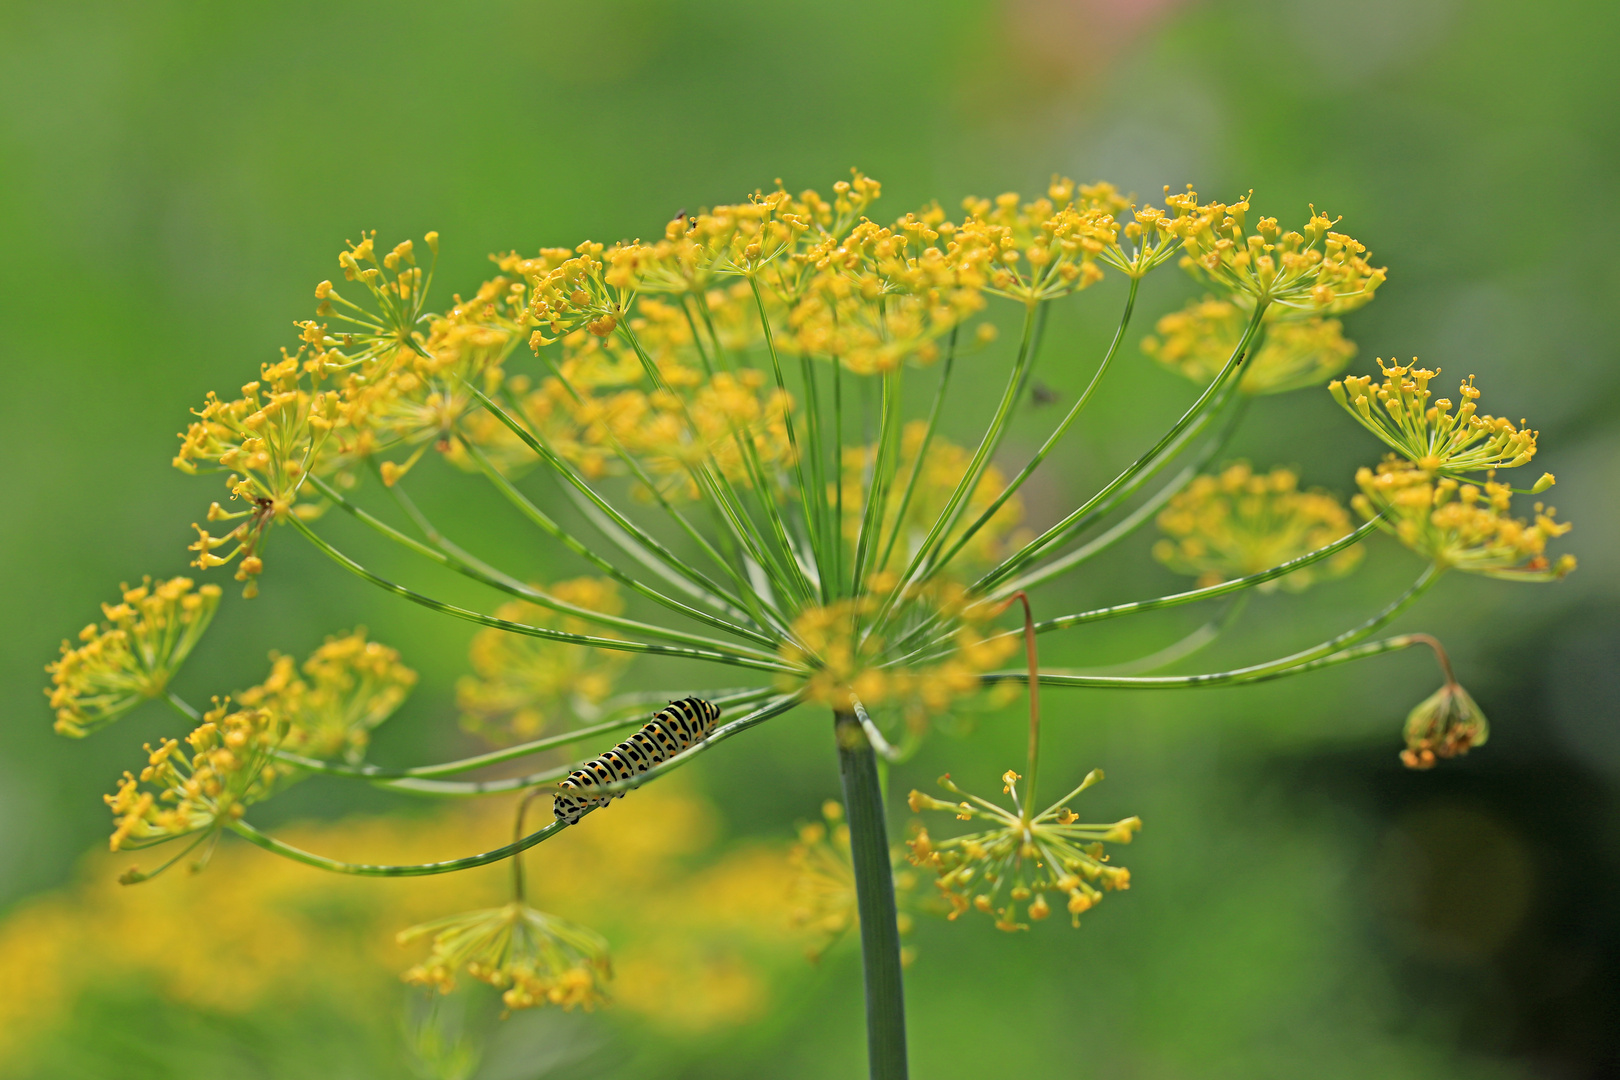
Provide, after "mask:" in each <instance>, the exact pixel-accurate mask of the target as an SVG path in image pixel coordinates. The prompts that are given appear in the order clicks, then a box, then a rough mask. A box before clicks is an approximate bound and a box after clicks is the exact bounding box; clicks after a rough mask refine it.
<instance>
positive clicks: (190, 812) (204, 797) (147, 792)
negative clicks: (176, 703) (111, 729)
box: [104, 698, 291, 851]
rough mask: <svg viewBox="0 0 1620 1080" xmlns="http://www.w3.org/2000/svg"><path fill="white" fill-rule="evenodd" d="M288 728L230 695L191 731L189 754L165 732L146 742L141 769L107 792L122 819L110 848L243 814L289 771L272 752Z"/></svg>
mask: <svg viewBox="0 0 1620 1080" xmlns="http://www.w3.org/2000/svg"><path fill="white" fill-rule="evenodd" d="M285 733H286V722H285V721H284V720H283V719H282V718H281V717H279V716H278V715H277V714H276V713H274V712H272V711H271V710H269V709H265V708H250V709H232V708H231V703H230V700H229V699H228V698H227V699H226V700H224V701H219V700H217V699H216V701H215V704H214V707H213V708H212V709H210V710H209V711H208V712H207V713H205V714H204V715H203V722H202V723H201V724H199V725H198V726H197V727H196V729H195V730H193V731H192V733H191V734H190V735H188V736H186V743H187V745H188V746H189V747H190V748H191V755H190V756H189V757H188V756H187V755H186V753H185V752H184V751H183V750H181V748H180V741H179V740H178V739H164V740H163V741H162V742H161V743H159V745H158V747H157V749H155V750H154V749H152V745H151V744H150V743H148V744H147V745H146V747H145V749H146V752H147V764H146V767H145V768H143V769H142V770H141V773H140V776H139V777H136V776H135V775H134V774H132V773H129V772H126V773H124V778H123V779H122V780H121V781H119V783H118V790H117V791H116V792H115V793H113V794H111V795H107V796H104V798H105V799H106V802H107V805H108V806H109V807H111V808H112V812H113V816H114V817H115V818H116V819H117V824H116V828H114V829H113V834H112V840H111V848H112V850H113V851H119V850H123V849H129V848H139V847H147V846H150V845H151V844H155V843H161V842H163V841H165V840H171V839H173V838H175V837H177V836H185V835H186V834H188V833H194V832H198V831H200V830H203V829H214V828H218V827H220V826H222V825H224V824H226V823H228V822H230V821H232V820H234V819H236V818H239V817H241V816H242V812H243V810H244V809H246V808H247V807H248V806H250V805H251V804H253V803H255V802H258V801H259V800H260V799H263V798H265V797H266V796H268V795H269V794H270V793H271V792H272V791H273V790H274V788H275V784H276V780H277V777H278V776H279V775H281V772H282V771H283V770H284V769H285V770H286V771H287V772H288V773H289V774H290V772H291V770H290V769H288V768H286V767H284V766H278V765H276V764H275V763H274V762H272V761H271V757H270V752H271V751H272V750H274V749H275V748H276V746H278V745H279V744H280V742H281V739H282V737H283V735H284V734H285Z"/></svg>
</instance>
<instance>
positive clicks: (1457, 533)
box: [1352, 456, 1575, 581]
mask: <svg viewBox="0 0 1620 1080" xmlns="http://www.w3.org/2000/svg"><path fill="white" fill-rule="evenodd" d="M1356 483H1357V484H1358V485H1360V487H1361V492H1362V493H1361V494H1360V495H1357V496H1356V497H1355V498H1354V499H1353V500H1352V503H1353V505H1354V506H1355V508H1356V509H1357V510H1358V511H1360V512H1361V513H1362V515H1363V516H1365V517H1367V518H1369V519H1370V518H1373V517H1375V516H1378V515H1382V516H1381V517H1379V523H1378V527H1379V528H1380V529H1382V530H1384V531H1385V532H1387V533H1390V534H1391V535H1393V536H1395V537H1396V538H1397V539H1398V540H1400V542H1401V543H1403V544H1405V545H1406V546H1407V547H1409V548H1411V549H1412V550H1413V551H1415V552H1417V553H1418V554H1420V555H1422V556H1424V557H1425V558H1428V559H1430V560H1432V561H1433V562H1434V564H1435V565H1436V566H1438V567H1440V568H1442V569H1449V568H1453V567H1454V568H1456V569H1458V570H1465V571H1467V572H1468V573H1471V574H1484V575H1485V576H1486V577H1494V578H1501V579H1503V580H1505V581H1551V580H1554V579H1556V578H1561V577H1563V576H1564V575H1565V574H1568V573H1569V572H1570V571H1571V570H1573V569H1575V556H1573V555H1561V556H1559V558H1558V559H1557V561H1549V560H1548V558H1547V555H1546V549H1547V541H1548V540H1551V539H1554V538H1556V537H1559V536H1562V535H1564V534H1565V533H1567V532H1568V531H1569V530H1570V528H1571V526H1570V523H1569V522H1559V521H1555V520H1553V514H1554V511H1553V509H1552V507H1548V506H1543V505H1542V504H1541V503H1536V504H1535V511H1536V519H1535V522H1534V523H1533V524H1532V523H1529V522H1525V521H1523V520H1521V519H1519V518H1515V517H1513V516H1512V513H1511V504H1512V499H1513V491H1512V489H1511V488H1509V487H1508V486H1507V485H1505V484H1499V483H1497V482H1495V481H1494V480H1487V481H1486V482H1485V484H1484V485H1483V486H1479V485H1475V484H1467V483H1463V482H1461V481H1459V480H1456V479H1453V478H1452V477H1449V476H1439V477H1436V476H1433V475H1431V474H1430V473H1429V472H1428V471H1427V470H1425V469H1422V468H1419V467H1417V466H1415V465H1412V464H1410V463H1408V462H1405V461H1401V460H1399V459H1397V458H1395V457H1393V456H1391V457H1390V458H1389V459H1387V460H1385V461H1384V462H1383V464H1381V465H1379V466H1378V469H1377V470H1376V471H1374V470H1372V469H1367V468H1363V469H1361V470H1359V471H1358V472H1357V473H1356Z"/></svg>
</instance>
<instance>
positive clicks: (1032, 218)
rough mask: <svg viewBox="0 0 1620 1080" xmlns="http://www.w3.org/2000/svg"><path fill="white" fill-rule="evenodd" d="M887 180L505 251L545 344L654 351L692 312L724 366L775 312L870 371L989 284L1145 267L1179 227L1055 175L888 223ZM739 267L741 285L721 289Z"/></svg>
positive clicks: (1019, 291)
mask: <svg viewBox="0 0 1620 1080" xmlns="http://www.w3.org/2000/svg"><path fill="white" fill-rule="evenodd" d="M880 190H881V189H880V186H879V185H878V183H877V182H876V181H874V180H872V179H870V178H869V177H865V176H862V175H860V174H859V173H856V174H854V176H853V178H852V179H851V180H849V181H845V182H840V183H839V184H835V185H834V194H833V197H832V199H830V200H829V199H825V198H823V197H822V196H821V195H819V194H818V193H816V192H814V191H804V192H801V193H800V194H798V195H796V196H795V195H791V194H789V193H788V192H787V191H785V190H782V189H781V188H780V187H779V188H778V189H777V190H775V191H772V192H761V193H758V194H756V195H755V196H754V197H753V198H752V199H751V200H750V201H748V202H746V203H740V204H736V205H731V206H719V207H715V208H714V209H712V210H709V211H705V212H703V213H699V214H696V215H692V216H687V215H682V216H680V217H678V218H676V219H675V220H674V221H671V222H670V223H669V225H668V226H667V227H666V228H665V230H664V236H663V237H662V238H661V239H658V240H656V241H653V242H645V243H644V242H641V241H636V242H633V243H621V244H617V245H614V246H612V247H605V246H604V245H602V244H597V243H590V242H587V243H583V244H580V245H579V246H578V247H577V248H574V249H573V250H572V251H570V250H568V249H558V248H551V249H544V250H542V251H541V252H539V253H538V254H537V255H536V256H534V257H532V258H531V257H522V256H518V255H516V254H509V255H505V256H503V257H502V258H501V259H500V260H499V265H500V267H501V269H502V272H503V273H506V274H510V275H512V276H514V277H520V278H522V279H523V280H524V281H526V282H527V283H528V286H529V297H530V302H529V308H528V316H529V318H530V319H531V320H532V321H533V322H534V323H535V324H537V325H538V326H539V327H541V329H540V330H537V331H536V332H535V333H534V334H533V335H531V338H530V341H531V344H532V345H534V346H535V347H536V348H541V347H543V346H546V345H550V344H552V343H553V342H555V341H557V340H559V339H561V340H563V341H564V342H567V341H569V340H570V338H571V335H573V334H577V333H585V334H589V335H591V336H593V337H595V338H597V339H600V340H606V339H609V338H612V337H615V336H616V337H618V338H621V339H622V340H623V342H624V343H625V344H627V345H629V346H630V347H632V348H633V349H635V350H636V351H637V353H638V355H639V356H640V358H641V359H642V360H643V362H652V360H653V358H654V357H658V355H659V352H660V350H659V348H658V343H657V342H656V341H655V340H654V338H655V337H657V336H659V333H660V331H667V330H668V329H669V328H672V327H681V326H682V324H684V328H683V329H681V332H680V335H679V337H678V338H676V339H673V340H676V341H677V342H678V343H679V344H681V345H682V346H685V347H687V348H688V349H689V351H695V352H697V353H698V354H700V355H701V357H702V359H703V361H704V363H705V364H706V365H710V366H711V370H712V365H714V364H716V363H719V362H720V361H722V360H723V359H725V357H726V355H727V354H728V353H730V354H733V355H735V354H738V353H740V352H742V351H744V350H747V349H751V348H753V347H755V346H756V345H758V344H760V343H763V342H764V341H765V340H766V329H765V327H764V326H762V325H760V324H759V322H758V319H759V317H760V316H761V315H763V316H764V317H765V318H768V319H769V320H770V322H771V328H770V336H771V341H772V343H773V345H774V346H775V347H776V348H778V349H780V350H781V351H783V352H786V353H787V354H789V355H805V356H813V357H819V358H824V359H830V360H833V361H835V362H837V363H840V364H843V365H844V366H845V367H846V368H848V369H849V370H850V371H853V372H856V373H858V374H863V375H871V374H878V373H883V372H890V371H894V370H896V369H898V368H899V367H900V366H901V365H902V364H905V363H907V362H915V363H921V364H927V363H930V362H932V361H933V360H934V359H936V358H937V357H938V356H939V342H940V341H941V340H942V339H943V338H944V337H945V336H947V335H948V334H950V333H951V332H952V331H954V330H955V329H956V328H957V327H958V326H960V325H961V323H962V322H963V321H964V320H965V319H967V318H968V317H970V316H971V315H972V314H974V313H975V312H977V311H979V310H981V309H982V308H983V306H984V303H985V300H984V297H985V295H995V296H1004V297H1008V298H1011V299H1014V300H1017V301H1020V302H1022V303H1024V304H1026V305H1034V304H1038V303H1040V302H1042V301H1045V300H1051V299H1054V298H1057V297H1059V296H1062V295H1064V294H1066V293H1069V292H1073V291H1076V290H1079V289H1083V288H1085V287H1087V286H1088V285H1091V284H1094V283H1095V282H1097V281H1099V280H1101V278H1102V276H1103V271H1102V269H1101V264H1102V263H1108V264H1110V265H1114V266H1117V267H1119V268H1121V269H1122V270H1125V271H1126V272H1127V273H1130V274H1132V275H1140V274H1141V273H1145V272H1146V270H1147V269H1148V268H1149V267H1150V266H1151V265H1156V264H1157V262H1160V261H1162V260H1163V258H1164V257H1165V256H1166V255H1167V254H1168V252H1169V250H1170V249H1172V248H1173V247H1174V245H1175V244H1176V243H1177V242H1179V238H1178V237H1177V236H1176V235H1175V234H1174V233H1173V232H1172V230H1171V229H1170V222H1172V221H1173V220H1174V219H1173V218H1172V217H1171V216H1170V215H1167V214H1166V213H1165V212H1163V211H1158V210H1153V209H1152V208H1145V209H1143V210H1141V211H1137V212H1135V213H1134V220H1132V221H1131V222H1129V223H1128V224H1126V225H1125V226H1124V228H1123V232H1124V234H1125V239H1126V242H1127V243H1129V244H1130V245H1131V250H1130V251H1129V252H1127V251H1126V250H1125V249H1124V247H1122V246H1121V231H1122V229H1121V225H1120V222H1119V220H1118V215H1120V214H1122V213H1124V212H1125V211H1127V210H1129V209H1130V208H1131V207H1130V204H1129V203H1128V202H1127V201H1126V200H1125V199H1123V198H1122V197H1121V196H1120V195H1119V193H1118V192H1117V191H1116V190H1115V189H1114V188H1113V187H1112V186H1111V185H1108V184H1097V185H1091V186H1087V185H1076V184H1075V183H1074V182H1073V181H1071V180H1064V179H1054V180H1053V182H1052V184H1051V185H1050V187H1049V188H1048V190H1047V193H1046V194H1045V195H1044V196H1042V197H1039V198H1036V199H1033V200H1029V201H1025V200H1023V199H1022V198H1021V197H1020V196H1018V195H1017V194H1016V193H1011V192H1009V193H1006V194H1003V195H1000V196H997V197H996V198H995V199H981V198H969V199H967V200H964V202H963V207H964V209H965V210H966V216H965V217H964V219H963V220H962V221H961V222H960V223H956V222H952V221H950V220H948V219H947V217H946V214H945V212H944V211H943V210H941V209H940V208H939V207H938V206H937V205H934V206H929V207H926V208H924V209H923V210H921V211H919V212H915V213H909V214H906V215H904V216H903V217H901V218H899V219H897V220H896V221H894V222H893V223H892V224H889V225H883V224H880V223H878V222H875V221H872V220H870V219H868V218H866V217H864V216H863V215H864V212H865V211H866V210H867V208H868V207H869V206H870V205H871V203H872V201H873V200H874V199H876V197H877V195H878V194H879V191H880ZM728 278H729V279H732V280H733V281H736V282H738V284H740V289H738V287H737V285H734V286H733V290H736V291H727V290H725V289H723V288H722V287H721V286H722V284H723V282H724V281H725V280H726V279H728ZM717 295H718V296H720V297H721V298H723V303H722V304H719V305H717V304H716V302H715V297H716V296H717ZM660 297H667V298H668V299H667V300H665V299H657V298H660ZM739 297H740V298H743V299H746V300H747V301H749V302H750V303H752V304H753V305H757V310H756V311H755V312H754V313H752V317H751V318H749V319H746V320H743V321H738V320H736V319H732V320H729V326H727V325H725V324H726V323H727V322H728V320H723V319H720V318H718V317H717V315H716V314H715V312H714V310H713V309H715V308H716V307H727V306H731V304H732V303H733V302H734V300H735V299H736V298H739ZM700 321H701V322H703V324H704V332H700V331H699V329H698V323H699V322H700ZM750 324H752V325H750ZM728 330H729V333H728V332H727V331H728ZM705 332H706V336H707V342H706V343H705V340H704V338H705ZM548 334H549V335H550V336H547V335H548ZM644 335H645V336H644ZM665 338H666V340H672V339H669V338H668V337H667V334H666V335H665ZM658 363H659V365H660V366H661V365H662V363H663V361H662V359H661V358H660V359H659V360H658Z"/></svg>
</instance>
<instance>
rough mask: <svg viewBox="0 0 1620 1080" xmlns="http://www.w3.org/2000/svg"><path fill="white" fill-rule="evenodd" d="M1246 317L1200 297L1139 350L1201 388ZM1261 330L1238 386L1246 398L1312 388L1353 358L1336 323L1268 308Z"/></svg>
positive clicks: (1233, 306)
mask: <svg viewBox="0 0 1620 1080" xmlns="http://www.w3.org/2000/svg"><path fill="white" fill-rule="evenodd" d="M1252 312H1253V307H1252V305H1251V306H1250V307H1249V309H1248V310H1247V311H1246V310H1245V309H1244V307H1243V306H1242V305H1241V304H1239V303H1234V302H1232V301H1228V300H1217V299H1216V298H1214V297H1212V296H1206V297H1205V298H1204V299H1202V300H1195V301H1193V302H1192V303H1190V304H1188V305H1187V306H1186V307H1185V308H1183V309H1182V310H1180V311H1176V312H1172V313H1170V314H1169V315H1166V316H1165V317H1164V318H1162V319H1160V320H1159V322H1158V326H1157V327H1156V328H1155V331H1156V332H1155V333H1154V334H1153V335H1150V336H1148V337H1146V338H1143V339H1142V351H1143V352H1145V353H1147V355H1149V356H1151V357H1153V358H1154V359H1155V360H1157V361H1159V362H1160V363H1161V364H1164V365H1165V366H1166V367H1169V368H1173V369H1175V370H1176V371H1179V372H1180V373H1181V374H1182V375H1185V376H1186V377H1187V378H1189V379H1192V380H1193V381H1194V382H1198V383H1207V382H1209V381H1210V380H1211V379H1213V378H1214V377H1215V376H1216V375H1218V374H1219V373H1220V371H1221V369H1222V368H1223V367H1225V366H1226V362H1227V361H1228V360H1229V359H1231V356H1232V353H1233V351H1234V350H1236V349H1237V347H1238V345H1239V343H1240V342H1242V340H1243V331H1244V329H1245V327H1247V326H1248V323H1249V320H1250V318H1251V317H1252ZM1262 327H1263V331H1264V337H1263V338H1262V339H1261V341H1260V344H1259V345H1258V347H1257V348H1255V349H1253V350H1252V357H1251V358H1250V359H1249V361H1248V362H1247V363H1246V364H1245V365H1244V368H1243V377H1242V379H1241V380H1240V381H1239V382H1238V389H1239V390H1240V391H1242V392H1243V393H1245V394H1249V395H1251V396H1258V395H1260V394H1280V393H1283V392H1284V391H1287V390H1297V389H1299V388H1300V387H1304V386H1314V385H1318V384H1320V383H1321V381H1322V380H1323V379H1326V378H1328V377H1329V376H1331V375H1336V374H1338V373H1339V372H1340V371H1342V370H1343V369H1344V366H1345V365H1346V364H1348V363H1349V362H1350V359H1351V357H1353V356H1355V355H1356V346H1355V344H1354V343H1353V342H1351V341H1349V340H1347V339H1346V338H1345V337H1344V327H1343V324H1341V323H1340V322H1339V320H1338V319H1327V318H1322V317H1320V316H1315V315H1300V314H1298V313H1295V312H1293V311H1292V310H1291V309H1288V308H1280V307H1269V308H1267V309H1266V314H1265V315H1264V316H1263V322H1262Z"/></svg>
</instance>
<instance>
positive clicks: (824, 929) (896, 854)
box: [788, 799, 917, 963]
mask: <svg viewBox="0 0 1620 1080" xmlns="http://www.w3.org/2000/svg"><path fill="white" fill-rule="evenodd" d="M821 817H822V820H821V821H817V822H811V823H809V824H806V825H802V826H800V828H799V840H798V842H797V843H796V844H794V845H793V847H792V848H791V849H790V850H789V851H788V865H789V866H790V867H791V868H792V870H793V883H792V886H791V893H790V896H791V904H792V907H791V909H790V913H789V918H790V920H791V921H792V923H793V925H794V926H798V927H802V928H804V929H805V930H807V931H809V932H810V933H811V934H813V935H814V936H815V941H814V942H813V943H812V944H811V945H810V947H809V948H807V949H806V950H805V955H806V956H807V957H809V959H810V960H811V961H812V962H815V961H819V960H820V959H821V958H822V957H823V956H825V955H826V954H827V950H828V949H831V948H832V947H833V946H834V945H836V944H838V942H840V941H841V940H843V938H844V936H845V935H846V934H848V933H849V932H850V931H851V930H852V929H854V928H855V927H857V926H859V925H860V913H859V910H858V908H857V905H856V898H855V865H854V863H853V862H852V861H851V858H850V850H849V826H848V825H846V824H845V823H844V808H843V806H842V804H840V803H838V802H836V801H834V800H832V799H829V800H827V802H825V803H823V804H822V807H821ZM890 861H891V862H892V863H893V864H894V865H895V874H894V894H895V902H896V904H898V905H899V906H900V907H901V908H902V909H904V907H905V906H906V904H905V902H906V900H907V898H908V897H909V895H910V893H911V889H912V888H913V887H914V886H915V885H916V882H917V878H916V875H915V874H913V873H912V872H911V871H910V870H908V869H905V855H904V849H903V848H900V847H898V846H897V847H896V848H895V849H894V850H893V851H891V852H890ZM897 922H898V924H899V930H900V933H901V935H902V936H904V935H906V934H909V933H910V932H911V929H912V926H913V925H914V921H913V919H912V917H911V915H910V913H909V912H907V911H905V910H901V911H900V912H899V915H898V917H897ZM900 958H901V962H902V963H910V962H911V959H912V951H911V949H909V948H906V949H902V950H901V953H900Z"/></svg>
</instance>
